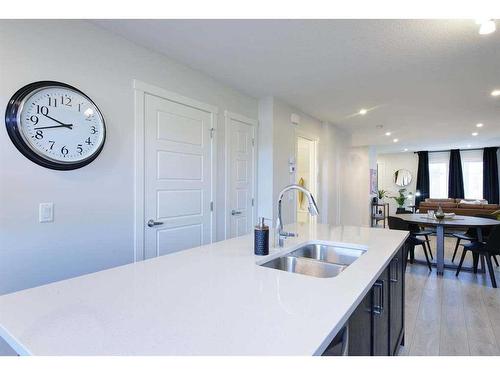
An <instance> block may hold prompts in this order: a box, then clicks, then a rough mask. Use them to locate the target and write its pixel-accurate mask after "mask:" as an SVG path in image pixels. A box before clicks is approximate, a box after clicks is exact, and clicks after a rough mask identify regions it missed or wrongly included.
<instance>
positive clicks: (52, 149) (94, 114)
mask: <svg viewBox="0 0 500 375" xmlns="http://www.w3.org/2000/svg"><path fill="white" fill-rule="evenodd" d="M18 116H19V117H18V124H19V128H20V129H19V130H20V133H21V135H22V137H23V138H24V140H25V141H26V143H27V144H28V145H29V146H30V147H31V149H32V150H33V151H34V152H36V153H37V154H38V155H40V156H42V157H43V158H45V159H48V160H52V161H55V162H58V163H68V164H70V163H75V162H81V161H84V160H86V159H88V158H90V157H92V156H93V154H94V153H95V152H98V151H99V149H100V147H101V146H102V144H103V142H104V137H105V134H104V133H105V127H104V121H103V118H102V116H101V113H100V112H99V110H98V108H97V107H96V106H95V104H94V103H92V101H90V100H89V99H88V98H87V97H86V96H84V95H82V94H81V93H79V92H77V91H74V90H71V89H69V88H66V87H57V86H54V87H46V88H43V89H40V90H38V91H35V92H33V93H32V94H30V95H29V96H27V97H26V98H25V99H24V101H23V104H22V110H21V111H20V112H19V115H18Z"/></svg>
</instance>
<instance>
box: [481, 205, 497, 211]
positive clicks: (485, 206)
mask: <svg viewBox="0 0 500 375" xmlns="http://www.w3.org/2000/svg"><path fill="white" fill-rule="evenodd" d="M483 208H484V209H487V210H492V211H496V210H499V209H500V206H499V205H498V204H483Z"/></svg>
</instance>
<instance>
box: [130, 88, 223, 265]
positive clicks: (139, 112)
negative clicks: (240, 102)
mask: <svg viewBox="0 0 500 375" xmlns="http://www.w3.org/2000/svg"><path fill="white" fill-rule="evenodd" d="M132 87H133V88H134V108H135V113H134V125H135V126H134V128H135V144H134V150H135V151H134V257H135V261H140V260H144V259H145V244H144V231H145V229H146V228H145V224H144V223H145V222H146V220H145V217H144V205H145V202H144V198H145V197H144V194H145V190H144V184H145V181H144V178H145V173H144V151H145V150H144V141H145V140H144V131H145V129H144V115H145V113H144V101H145V95H146V94H150V95H154V96H158V97H160V98H163V99H166V100H169V101H172V102H175V103H179V104H183V105H187V106H190V107H193V108H196V109H200V110H202V111H206V112H208V113H210V117H211V120H212V127H213V128H214V130H215V132H214V136H213V138H212V139H211V142H212V147H211V155H210V159H211V160H210V162H211V163H212V168H211V169H212V176H211V178H212V183H211V185H212V186H211V201H212V202H214V210H213V211H212V213H211V218H210V220H211V226H212V228H211V229H212V230H211V236H210V242H214V241H215V238H216V233H217V232H216V226H217V220H216V217H217V216H216V212H217V204H216V196H217V194H216V188H217V185H216V184H217V181H216V177H217V162H216V158H217V131H216V130H217V114H218V113H219V109H218V108H217V107H215V106H213V105H210V104H206V103H202V102H199V101H197V100H194V99H191V98H188V97H185V96H182V95H179V94H177V93H174V92H171V91H167V90H165V89H163V88H161V87H158V86H154V85H150V84H149V83H145V82H142V81H139V80H137V79H134V80H133V81H132Z"/></svg>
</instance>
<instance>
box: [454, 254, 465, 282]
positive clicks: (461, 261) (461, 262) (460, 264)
mask: <svg viewBox="0 0 500 375" xmlns="http://www.w3.org/2000/svg"><path fill="white" fill-rule="evenodd" d="M466 253H467V250H465V249H464V250H463V251H462V256H461V257H460V263H458V267H457V272H456V273H455V276H458V274H459V273H460V270H461V269H462V264H464V259H465V254H466Z"/></svg>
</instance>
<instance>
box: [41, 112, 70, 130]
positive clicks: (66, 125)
mask: <svg viewBox="0 0 500 375" xmlns="http://www.w3.org/2000/svg"><path fill="white" fill-rule="evenodd" d="M44 116H45V117H47V118H50V119H51V120H52V121H55V122H57V123H58V124H61V125H63V126H65V127H69V129H71V127H70V126H73V124H65V123H64V122H61V121H59V120H56V119H55V118H54V117H50V116H49V115H44Z"/></svg>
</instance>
